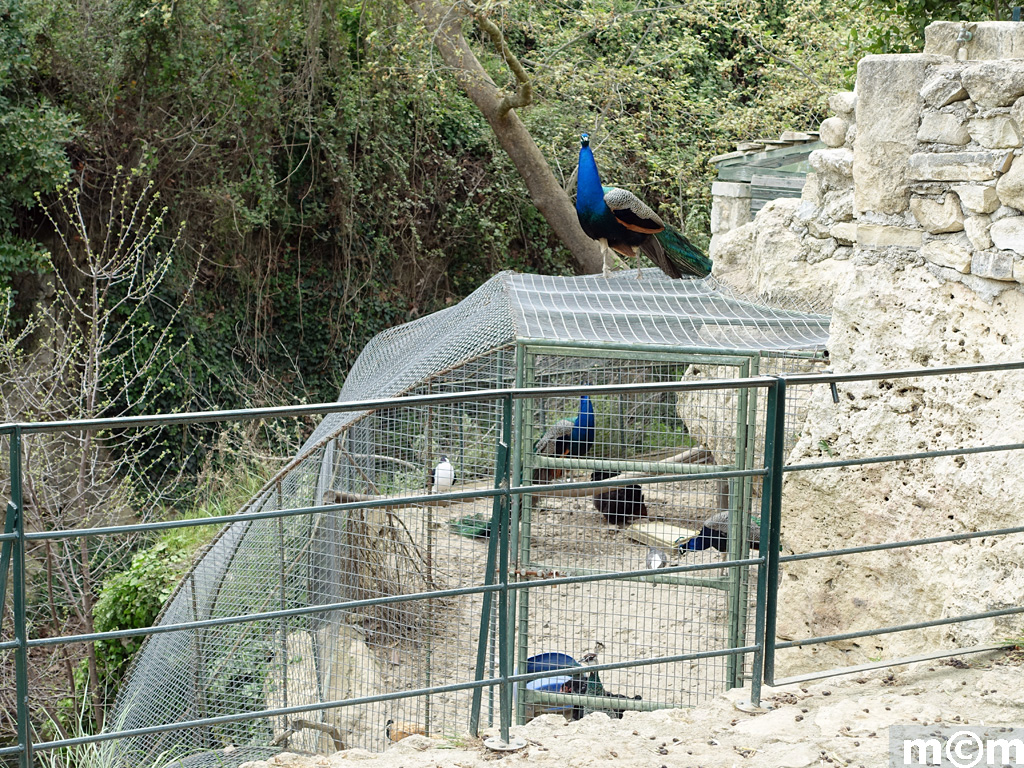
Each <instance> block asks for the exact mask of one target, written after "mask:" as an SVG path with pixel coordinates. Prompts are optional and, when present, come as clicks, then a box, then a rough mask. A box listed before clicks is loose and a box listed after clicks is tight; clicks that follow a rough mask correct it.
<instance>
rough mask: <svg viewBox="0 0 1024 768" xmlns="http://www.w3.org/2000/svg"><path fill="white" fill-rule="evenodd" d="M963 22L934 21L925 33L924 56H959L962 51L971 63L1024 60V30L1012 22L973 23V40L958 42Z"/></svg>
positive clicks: (926, 28)
mask: <svg viewBox="0 0 1024 768" xmlns="http://www.w3.org/2000/svg"><path fill="white" fill-rule="evenodd" d="M963 27H964V23H963V22H962V21H933V22H932V23H931V24H929V25H928V26H927V27H925V30H924V40H925V43H924V50H925V53H935V54H943V55H945V56H952V57H953V58H956V57H957V53H958V52H959V51H960V49H961V48H963V49H964V54H965V55H966V58H967V60H969V61H980V60H982V59H1024V29H1022V28H1021V27H1020V26H1014V22H1012V21H986V22H982V23H980V24H971V25H969V28H973V32H972V37H971V39H970V40H969V41H968V42H967V43H966V44H965V43H962V42H959V41H958V40H957V38H958V37H959V36H960V30H961V29H963Z"/></svg>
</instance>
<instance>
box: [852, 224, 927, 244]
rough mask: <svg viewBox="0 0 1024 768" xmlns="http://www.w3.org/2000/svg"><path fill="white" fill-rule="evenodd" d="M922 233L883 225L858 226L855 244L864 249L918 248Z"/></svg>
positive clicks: (916, 230)
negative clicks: (892, 246)
mask: <svg viewBox="0 0 1024 768" xmlns="http://www.w3.org/2000/svg"><path fill="white" fill-rule="evenodd" d="M923 241H924V233H923V232H921V230H919V229H910V228H909V227H890V226H886V225H885V224H863V223H861V224H858V225H857V242H858V243H859V244H860V245H861V246H863V247H865V248H886V247H888V246H890V245H895V246H899V247H900V248H920V247H921V243H922V242H923Z"/></svg>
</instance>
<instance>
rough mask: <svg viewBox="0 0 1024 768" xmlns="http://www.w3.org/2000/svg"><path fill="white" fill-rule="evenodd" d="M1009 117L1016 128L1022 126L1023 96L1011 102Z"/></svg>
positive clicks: (1023, 121) (1023, 112) (1023, 122)
mask: <svg viewBox="0 0 1024 768" xmlns="http://www.w3.org/2000/svg"><path fill="white" fill-rule="evenodd" d="M1010 119H1011V120H1013V122H1014V123H1015V124H1016V126H1017V129H1018V130H1020V129H1022V128H1024V96H1022V97H1021V98H1019V99H1017V100H1016V101H1015V102H1013V106H1012V107H1010Z"/></svg>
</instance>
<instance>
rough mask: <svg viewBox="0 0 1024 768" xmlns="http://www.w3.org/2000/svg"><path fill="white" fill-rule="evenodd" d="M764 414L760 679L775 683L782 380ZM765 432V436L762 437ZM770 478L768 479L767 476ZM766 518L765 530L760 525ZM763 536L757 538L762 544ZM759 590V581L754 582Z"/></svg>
mask: <svg viewBox="0 0 1024 768" xmlns="http://www.w3.org/2000/svg"><path fill="white" fill-rule="evenodd" d="M768 414H769V418H771V419H772V429H771V433H772V435H773V437H772V445H771V449H772V452H771V458H770V461H769V455H768V453H767V448H768V446H767V442H766V445H765V461H766V462H768V465H769V475H768V476H767V477H766V478H765V482H766V484H768V486H769V487H768V488H763V489H762V491H761V514H762V518H761V524H762V533H767V536H768V538H767V542H768V550H767V552H766V553H765V565H766V568H765V571H766V573H765V587H766V591H765V625H764V682H765V683H766V684H768V685H774V684H775V619H776V614H777V609H778V602H779V547H780V546H781V532H780V529H781V527H782V468H783V464H784V463H785V461H786V455H785V451H784V448H785V442H786V380H785V379H784V378H781V377H780V378H779V379H777V380H776V383H775V386H774V387H773V388H772V390H771V391H770V392H769V393H768ZM767 439H768V436H766V441H767ZM769 478H770V483H769V482H768V479H769ZM765 517H767V519H768V528H767V531H765V529H764V527H763V526H764V520H765ZM764 541H765V539H761V542H762V546H764ZM758 590H759V594H760V585H759V586H758Z"/></svg>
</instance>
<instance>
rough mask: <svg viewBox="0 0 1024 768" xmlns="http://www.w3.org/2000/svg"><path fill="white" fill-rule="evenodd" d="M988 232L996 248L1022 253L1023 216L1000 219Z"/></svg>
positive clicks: (1023, 237) (1023, 244)
mask: <svg viewBox="0 0 1024 768" xmlns="http://www.w3.org/2000/svg"><path fill="white" fill-rule="evenodd" d="M988 234H989V237H991V238H992V244H993V245H994V246H995V247H996V248H999V249H1000V250H1003V251H1015V252H1016V253H1024V216H1012V217H1010V218H1006V219H1000V220H999V221H997V222H995V223H994V224H993V225H992V226H991V227H990V228H989V231H988Z"/></svg>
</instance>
